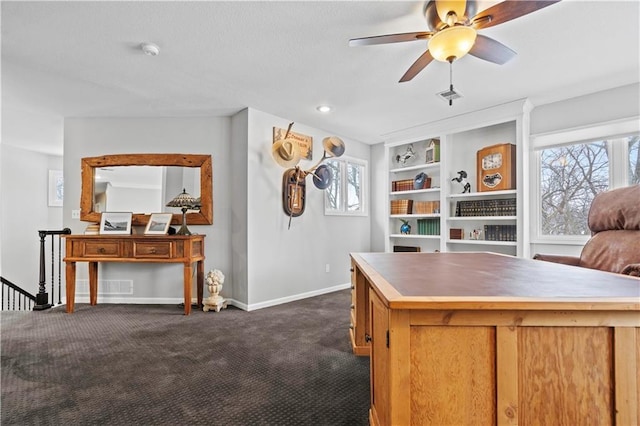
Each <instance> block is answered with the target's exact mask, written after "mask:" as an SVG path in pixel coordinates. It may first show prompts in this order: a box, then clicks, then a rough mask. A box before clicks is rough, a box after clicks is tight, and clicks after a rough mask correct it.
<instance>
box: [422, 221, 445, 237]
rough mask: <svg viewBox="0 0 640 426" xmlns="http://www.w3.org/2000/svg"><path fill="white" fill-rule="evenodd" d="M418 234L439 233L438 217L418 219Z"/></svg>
mask: <svg viewBox="0 0 640 426" xmlns="http://www.w3.org/2000/svg"><path fill="white" fill-rule="evenodd" d="M418 235H440V219H418Z"/></svg>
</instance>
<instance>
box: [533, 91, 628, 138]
mask: <svg viewBox="0 0 640 426" xmlns="http://www.w3.org/2000/svg"><path fill="white" fill-rule="evenodd" d="M639 116H640V83H635V84H630V85H627V86H622V87H616V88H614V89H610V90H604V91H602V92H596V93H590V94H587V95H584V96H579V97H577V98H571V99H565V100H562V101H559V102H554V103H550V104H546V105H538V106H536V107H534V109H533V110H532V111H531V134H532V135H535V134H540V133H549V132H554V131H561V130H566V129H573V128H577V127H584V126H589V125H593V124H597V123H606V122H608V121H613V120H620V119H623V118H630V117H639Z"/></svg>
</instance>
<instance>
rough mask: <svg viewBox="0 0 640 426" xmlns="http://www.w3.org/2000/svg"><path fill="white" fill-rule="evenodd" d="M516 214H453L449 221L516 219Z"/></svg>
mask: <svg viewBox="0 0 640 426" xmlns="http://www.w3.org/2000/svg"><path fill="white" fill-rule="evenodd" d="M517 218H518V217H517V216H453V217H450V218H449V221H451V222H453V221H483V222H486V221H490V220H516V219H517Z"/></svg>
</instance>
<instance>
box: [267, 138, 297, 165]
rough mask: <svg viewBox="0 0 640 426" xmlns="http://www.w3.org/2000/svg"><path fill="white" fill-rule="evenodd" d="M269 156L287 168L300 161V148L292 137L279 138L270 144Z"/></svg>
mask: <svg viewBox="0 0 640 426" xmlns="http://www.w3.org/2000/svg"><path fill="white" fill-rule="evenodd" d="M271 156H272V157H273V159H274V160H275V161H276V163H278V164H279V165H281V166H282V167H284V168H286V169H288V168H290V167H295V166H296V165H297V164H298V163H299V162H300V148H299V147H298V142H297V141H295V140H294V139H280V140H277V141H276V142H275V143H274V144H273V145H272V146H271Z"/></svg>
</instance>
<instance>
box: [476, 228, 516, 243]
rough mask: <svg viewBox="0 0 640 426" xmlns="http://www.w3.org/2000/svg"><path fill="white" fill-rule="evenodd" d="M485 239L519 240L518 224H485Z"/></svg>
mask: <svg viewBox="0 0 640 426" xmlns="http://www.w3.org/2000/svg"><path fill="white" fill-rule="evenodd" d="M484 239H485V240H487V241H517V239H518V234H517V227H516V225H484Z"/></svg>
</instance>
